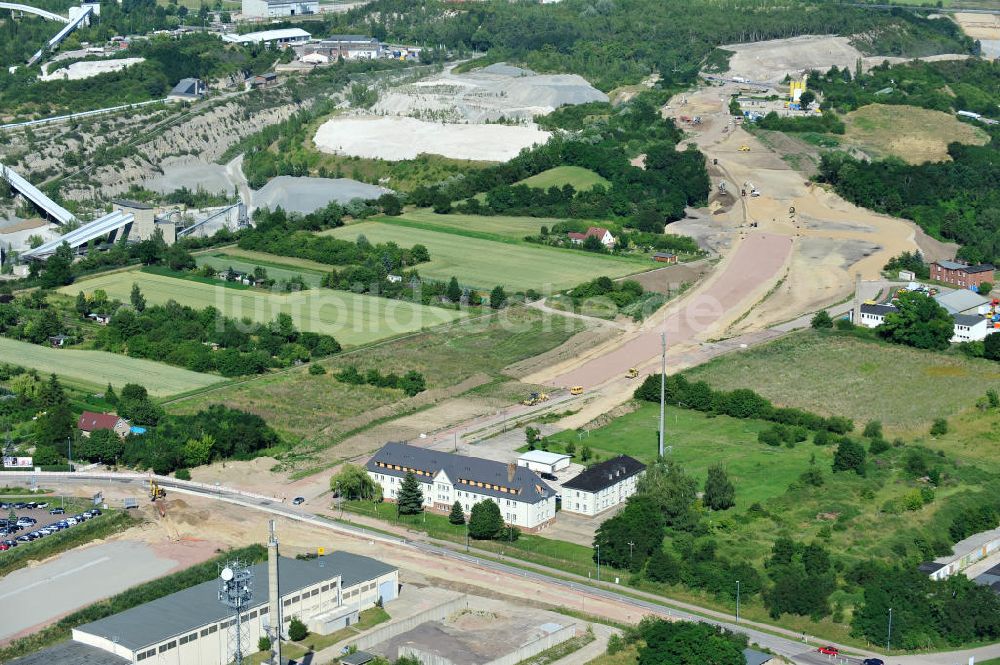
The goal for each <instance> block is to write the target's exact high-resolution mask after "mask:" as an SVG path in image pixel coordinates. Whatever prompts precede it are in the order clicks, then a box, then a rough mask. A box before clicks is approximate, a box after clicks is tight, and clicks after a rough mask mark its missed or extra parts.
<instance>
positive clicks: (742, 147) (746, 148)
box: [740, 144, 750, 152]
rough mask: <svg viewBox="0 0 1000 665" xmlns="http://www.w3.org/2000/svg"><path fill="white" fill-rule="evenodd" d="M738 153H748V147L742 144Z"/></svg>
mask: <svg viewBox="0 0 1000 665" xmlns="http://www.w3.org/2000/svg"><path fill="white" fill-rule="evenodd" d="M740 152H750V146H748V145H746V144H743V145H741V146H740Z"/></svg>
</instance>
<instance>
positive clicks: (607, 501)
mask: <svg viewBox="0 0 1000 665" xmlns="http://www.w3.org/2000/svg"><path fill="white" fill-rule="evenodd" d="M645 471H646V465H645V464H643V463H642V462H640V461H639V460H637V459H635V458H634V457H629V456H628V455H619V456H618V457H613V458H611V459H609V460H607V461H604V462H601V463H599V464H595V465H593V466H592V467H590V468H588V469H587V470H586V471H584V472H583V473H581V474H580V475H578V476H577V477H575V478H573V479H571V480H569V481H567V482H565V483H563V486H562V509H563V510H564V511H566V512H568V513H580V514H581V515H597V514H599V513H603V512H604V511H605V510H609V509H611V508H614V507H615V506H617V505H619V504H622V503H625V501H626V500H627V499H628V498H629V497H630V496H632V495H633V494H635V489H636V485H637V484H638V482H639V478H640V477H641V476H642V474H643V473H645Z"/></svg>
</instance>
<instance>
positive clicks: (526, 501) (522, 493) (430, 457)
mask: <svg viewBox="0 0 1000 665" xmlns="http://www.w3.org/2000/svg"><path fill="white" fill-rule="evenodd" d="M366 468H367V469H368V475H370V476H371V478H372V480H374V481H375V482H376V483H378V484H379V485H381V486H382V492H383V496H384V497H385V498H386V499H387V500H389V501H395V500H396V497H397V496H398V495H399V488H400V486H401V485H402V483H403V478H404V477H405V476H406V474H407V473H413V475H414V477H415V478H416V479H417V482H419V483H420V484H421V490H422V491H423V494H424V508H425V509H430V510H436V511H439V512H442V513H444V512H448V511H450V510H451V507H452V504H453V503H454V502H455V501H458V502H459V503H460V504H461V506H462V509H463V510H464V511H465V513H466V514H467V515H468V514H469V513H470V512H471V511H472V506H474V505H475V504H477V503H479V502H480V501H484V500H490V501H493V502H494V503H496V504H497V505H498V506H499V507H500V514H501V515H502V516H503V519H504V521H505V522H506V523H507V524H513V525H516V526H519V527H522V528H524V529H538V528H540V527H541V526H543V525H544V524H546V523H547V522H549V521H551V520H553V519H555V516H556V493H555V492H554V491H553V490H552V488H551V487H549V486H548V485H546V484H545V482H544V481H543V480H542V479H541V478H539V477H538V476H537V475H535V474H534V473H533V472H532V471H530V470H528V469H527V468H525V467H523V466H517V465H516V464H504V463H503V462H496V461H493V460H488V459H481V458H479V457H467V456H465V455H456V454H454V453H445V452H441V451H439V450H428V449H427V448H419V447H417V446H411V445H408V444H405V443H387V444H385V445H384V446H382V448H381V449H379V451H378V452H376V453H375V454H374V455H373V456H372V458H371V459H370V460H368V464H367V465H366Z"/></svg>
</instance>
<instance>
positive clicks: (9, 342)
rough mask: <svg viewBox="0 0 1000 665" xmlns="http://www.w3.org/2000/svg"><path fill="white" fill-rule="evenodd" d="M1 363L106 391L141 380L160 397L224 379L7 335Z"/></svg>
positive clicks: (2, 344) (0, 343) (2, 343)
mask: <svg viewBox="0 0 1000 665" xmlns="http://www.w3.org/2000/svg"><path fill="white" fill-rule="evenodd" d="M128 288H131V286H129V287H128ZM128 288H126V293H125V299H126V300H127V299H128ZM0 362H5V363H11V364H14V365H21V366H22V367H30V368H34V369H37V370H38V372H39V373H40V374H43V375H44V374H51V373H55V374H58V375H59V376H61V377H65V378H66V379H67V380H69V381H70V382H71V383H73V384H76V385H80V386H86V387H89V388H92V389H97V388H99V389H101V390H103V389H104V388H105V387H106V386H107V385H108V383H110V384H111V385H113V386H114V387H115V388H121V387H122V386H124V385H125V384H126V383H138V384H141V385H144V386H146V389H147V390H149V392H150V394H152V395H155V396H157V397H166V396H167V395H175V394H177V393H182V392H186V391H188V390H194V389H196V388H204V387H206V386H210V385H212V384H215V383H219V382H221V381H224V380H225V379H223V378H222V377H220V376H213V375H211V374H201V373H199V372H191V371H189V370H186V369H181V368H180V367H171V366H170V365H166V364H162V363H158V362H153V361H152V360H142V359H140V358H129V357H128V356H122V355H118V354H115V353H107V352H105V351H80V350H75V349H53V348H51V347H48V346H40V345H38V344H29V343H27V342H19V341H17V340H13V339H9V338H7V337H0Z"/></svg>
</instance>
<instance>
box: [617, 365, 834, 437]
mask: <svg viewBox="0 0 1000 665" xmlns="http://www.w3.org/2000/svg"><path fill="white" fill-rule="evenodd" d="M665 383H666V386H665V401H666V403H667V404H671V405H673V406H680V407H683V408H687V409H694V410H695V411H704V412H707V413H718V414H721V415H726V416H731V417H733V418H755V419H758V420H769V421H771V422H776V423H781V424H782V425H793V426H799V427H805V428H807V429H811V430H816V431H821V430H827V431H830V432H834V433H835V434H847V433H848V432H850V431H851V430H853V429H854V421H853V420H851V419H850V418H843V417H841V416H830V417H829V418H824V417H823V416H820V415H817V414H815V413H810V412H809V411H803V410H802V409H794V408H788V407H777V406H774V405H773V404H772V403H771V401H770V400H768V399H767V398H765V397H761V396H760V395H758V394H757V393H755V392H754V391H752V390H749V389H746V388H739V389H737V390H730V391H726V390H713V389H712V388H711V386H709V385H708V384H707V383H705V382H704V381H696V382H694V383H692V382H690V381H688V380H687V379H686V378H684V376H683V375H681V374H674V375H673V376H668V377H667V378H666V382H665ZM635 398H636V399H641V400H645V401H647V402H659V401H660V375H659V374H650V375H649V376H647V377H646V380H645V381H643V382H642V385H641V386H639V387H638V388H636V391H635Z"/></svg>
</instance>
